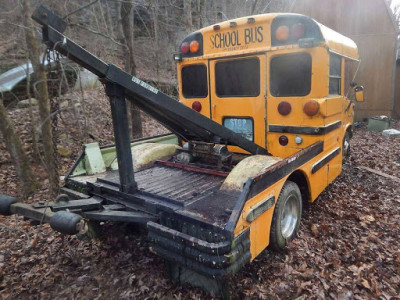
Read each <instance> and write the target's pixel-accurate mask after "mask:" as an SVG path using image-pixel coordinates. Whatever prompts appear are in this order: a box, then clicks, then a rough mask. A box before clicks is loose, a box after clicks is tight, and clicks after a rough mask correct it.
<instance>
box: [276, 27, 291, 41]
mask: <svg viewBox="0 0 400 300" xmlns="http://www.w3.org/2000/svg"><path fill="white" fill-rule="evenodd" d="M275 38H276V39H277V40H278V41H280V42H284V41H286V40H287V39H288V38H289V27H287V26H285V25H282V26H279V27H278V29H277V30H276V32H275Z"/></svg>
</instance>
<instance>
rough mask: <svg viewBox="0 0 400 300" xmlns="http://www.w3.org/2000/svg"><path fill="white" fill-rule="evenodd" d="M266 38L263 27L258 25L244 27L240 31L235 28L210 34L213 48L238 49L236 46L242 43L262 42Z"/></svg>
mask: <svg viewBox="0 0 400 300" xmlns="http://www.w3.org/2000/svg"><path fill="white" fill-rule="evenodd" d="M263 40H264V36H263V27H262V26H257V27H252V28H244V29H242V31H241V32H240V31H239V30H234V31H230V32H218V33H215V34H213V35H211V36H210V45H211V49H224V50H228V51H229V50H238V49H244V47H242V48H235V47H240V46H242V45H248V44H253V43H262V42H263Z"/></svg>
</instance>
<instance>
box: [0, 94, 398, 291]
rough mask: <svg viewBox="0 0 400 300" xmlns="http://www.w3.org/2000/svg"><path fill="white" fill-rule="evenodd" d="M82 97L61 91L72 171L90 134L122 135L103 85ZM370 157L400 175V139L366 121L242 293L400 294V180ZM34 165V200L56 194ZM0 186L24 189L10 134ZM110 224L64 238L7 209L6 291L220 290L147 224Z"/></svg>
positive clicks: (19, 113)
mask: <svg viewBox="0 0 400 300" xmlns="http://www.w3.org/2000/svg"><path fill="white" fill-rule="evenodd" d="M81 96H82V95H75V96H74V95H70V96H69V97H70V98H68V99H65V98H63V99H60V101H61V102H64V104H63V105H64V107H65V109H63V110H62V113H61V115H60V117H59V144H60V146H61V147H64V148H65V149H67V150H68V153H63V152H62V153H63V155H64V156H63V157H61V158H60V167H61V172H62V173H65V171H66V170H67V169H68V168H69V167H70V166H71V165H72V164H73V162H74V159H75V158H76V157H77V155H78V154H79V151H80V149H81V146H80V144H81V142H82V141H87V142H92V141H99V142H100V144H102V145H104V144H108V143H111V142H112V126H111V120H110V116H109V107H108V104H107V102H106V100H105V97H104V94H103V92H102V91H101V90H95V91H91V92H85V95H84V98H85V101H86V102H85V103H83V104H82V103H80V104H79V105H78V106H74V104H76V103H75V102H74V101H73V100H72V99H75V98H78V97H80V98H81ZM80 102H81V101H80ZM82 105H83V106H82ZM76 107H78V108H79V109H75V108H76ZM82 107H83V108H82ZM82 114H85V115H84V116H82ZM10 116H11V117H12V119H13V120H14V121H15V122H16V125H17V129H18V131H19V133H20V136H21V138H22V139H23V141H24V143H25V148H26V150H27V151H28V152H29V153H30V155H31V156H34V149H32V146H31V142H32V141H31V134H30V129H29V126H27V124H30V123H29V122H30V121H29V114H28V113H27V109H13V110H11V111H10ZM77 120H80V122H79V124H78V123H77ZM145 123H146V124H145V126H144V129H145V130H144V131H145V135H152V134H155V133H157V132H165V129H163V128H161V127H160V126H159V125H157V124H156V123H155V122H153V121H151V120H150V119H149V118H148V117H145ZM395 127H396V128H399V127H400V123H399V122H398V123H397V125H396V126H395ZM39 153H40V149H39ZM361 166H365V167H369V168H372V169H375V170H378V171H381V172H384V173H386V174H389V175H392V176H395V177H397V178H399V177H400V138H397V139H390V138H384V137H382V136H381V134H380V133H371V132H368V131H367V130H366V128H365V127H364V128H359V129H357V130H356V131H355V136H354V138H353V140H352V152H351V157H350V159H349V160H348V162H346V163H345V165H344V170H343V173H342V175H340V177H339V178H338V179H337V180H335V181H334V183H332V184H331V185H330V186H329V187H328V188H327V189H326V190H325V191H324V192H323V193H322V194H321V195H320V197H319V198H318V199H317V201H316V202H315V203H314V204H312V205H310V207H308V208H307V209H306V210H305V211H304V214H303V220H302V225H301V228H300V232H299V234H298V238H297V239H296V240H294V241H293V242H292V243H290V245H289V247H288V248H287V250H285V251H284V252H282V253H275V252H272V251H268V250H267V251H265V252H264V253H262V254H261V255H260V256H259V257H258V258H256V259H255V261H253V262H252V263H251V264H248V265H247V266H246V267H244V268H243V269H242V270H241V271H240V272H239V273H238V274H237V275H235V276H234V278H232V279H231V287H232V294H233V298H234V299H244V298H248V299H295V298H298V299H400V297H399V295H400V240H399V234H400V188H399V183H397V182H396V181H395V180H393V179H389V178H385V177H382V176H379V175H376V174H374V173H371V172H368V171H366V170H364V169H361V168H360V167H361ZM34 169H35V174H36V176H37V180H38V182H39V184H40V186H41V188H40V190H39V191H38V193H37V194H36V195H35V197H33V198H31V199H28V201H29V202H33V201H39V200H40V201H43V200H50V199H49V197H48V193H47V182H46V179H45V176H44V174H45V172H44V169H43V167H42V166H41V163H40V157H39V160H38V162H37V163H36V164H35V165H34ZM0 193H6V194H10V195H17V194H18V180H17V177H16V173H15V170H14V168H13V166H12V163H11V161H10V157H9V156H8V154H7V151H6V149H5V145H4V143H2V142H1V141H0ZM102 232H103V235H102V236H101V237H100V238H98V239H88V238H78V237H64V238H63V237H62V236H61V235H60V234H58V233H55V232H53V231H52V230H51V229H50V227H49V226H48V225H43V226H37V227H31V226H30V224H29V222H28V221H24V220H23V219H22V218H21V217H16V216H10V217H2V216H0V298H1V299H209V298H212V296H210V295H209V294H207V293H205V292H204V291H202V290H201V289H198V288H192V287H188V286H180V285H176V284H174V283H173V282H171V281H170V280H169V279H168V277H167V276H166V273H165V271H164V262H163V260H162V259H160V258H159V257H157V256H155V255H153V254H151V253H150V252H149V250H148V244H147V241H146V238H145V234H144V233H143V230H142V229H140V228H136V227H132V226H128V225H112V224H104V225H103V226H102Z"/></svg>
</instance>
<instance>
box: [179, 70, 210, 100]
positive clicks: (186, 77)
mask: <svg viewBox="0 0 400 300" xmlns="http://www.w3.org/2000/svg"><path fill="white" fill-rule="evenodd" d="M182 94H183V96H184V97H185V98H205V97H207V95H208V88H207V68H206V66H205V65H192V66H185V67H183V68H182Z"/></svg>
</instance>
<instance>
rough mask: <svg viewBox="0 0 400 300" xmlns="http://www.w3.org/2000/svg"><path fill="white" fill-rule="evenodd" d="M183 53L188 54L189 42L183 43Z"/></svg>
mask: <svg viewBox="0 0 400 300" xmlns="http://www.w3.org/2000/svg"><path fill="white" fill-rule="evenodd" d="M181 51H182V53H184V54H186V53H188V52H189V43H188V42H183V43H182V45H181Z"/></svg>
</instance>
